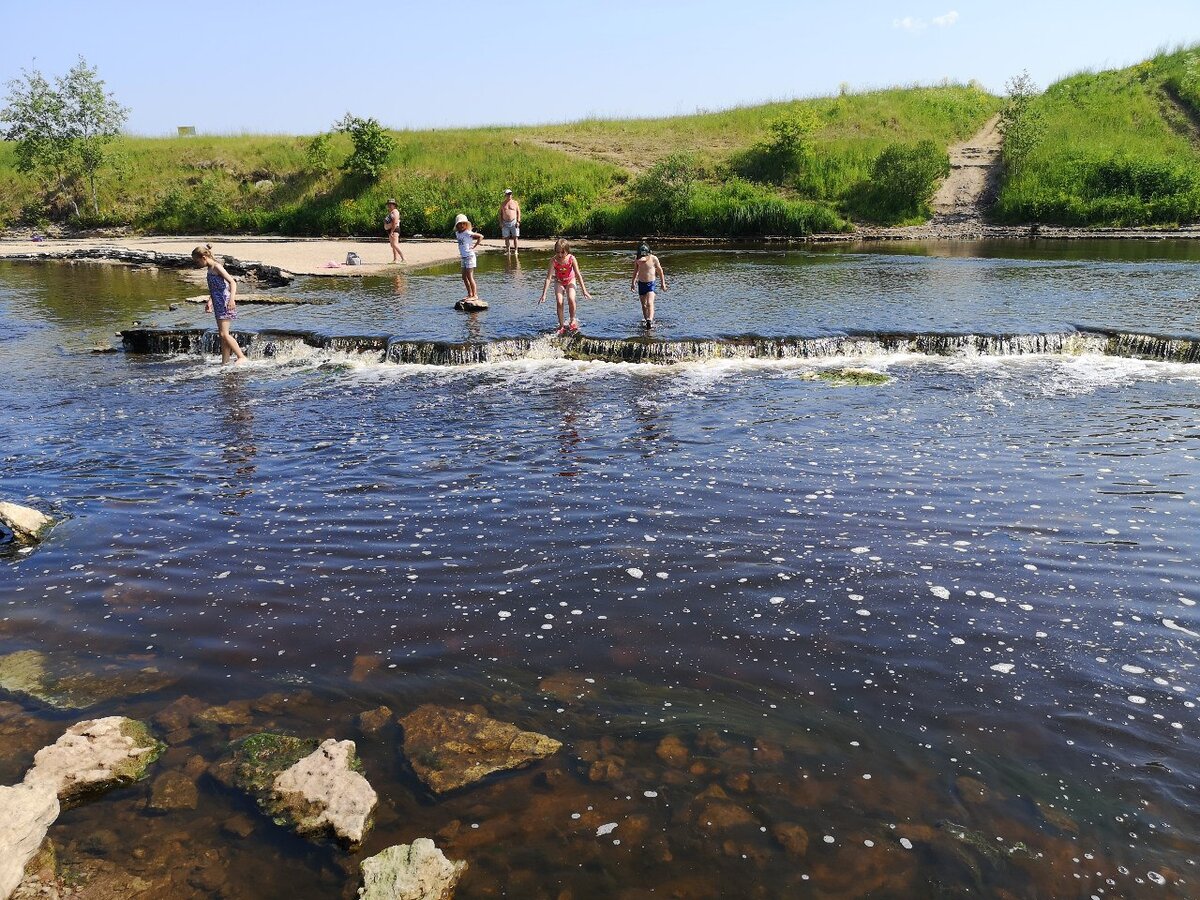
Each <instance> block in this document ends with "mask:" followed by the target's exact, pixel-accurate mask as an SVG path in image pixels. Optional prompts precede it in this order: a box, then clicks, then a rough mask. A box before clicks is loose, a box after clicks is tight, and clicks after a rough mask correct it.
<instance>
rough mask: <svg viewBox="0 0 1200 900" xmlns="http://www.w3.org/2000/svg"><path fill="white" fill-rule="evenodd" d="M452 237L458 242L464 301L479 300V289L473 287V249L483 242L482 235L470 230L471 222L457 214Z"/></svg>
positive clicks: (474, 259)
mask: <svg viewBox="0 0 1200 900" xmlns="http://www.w3.org/2000/svg"><path fill="white" fill-rule="evenodd" d="M454 237H455V239H456V240H457V241H458V255H459V256H460V257H461V258H462V280H463V284H465V285H466V286H467V296H465V297H463V299H464V300H477V299H479V289H478V288H477V287H476V286H475V263H476V258H475V248H476V247H478V246H479V242H480V241H482V240H483V235H482V234H480V233H479V232H478V231H473V230H471V220H470V219H468V218H467V217H466V216H464V215H463V214H462V213H459V214H458V215H457V216H455V218H454Z"/></svg>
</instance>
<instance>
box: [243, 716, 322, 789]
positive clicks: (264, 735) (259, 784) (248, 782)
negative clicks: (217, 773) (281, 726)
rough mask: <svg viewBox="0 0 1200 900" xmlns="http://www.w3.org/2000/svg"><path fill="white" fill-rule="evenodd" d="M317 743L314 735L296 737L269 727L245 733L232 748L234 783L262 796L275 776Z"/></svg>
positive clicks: (308, 751) (297, 760) (314, 747)
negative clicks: (266, 729) (245, 735)
mask: <svg viewBox="0 0 1200 900" xmlns="http://www.w3.org/2000/svg"><path fill="white" fill-rule="evenodd" d="M319 744H320V742H319V741H318V740H316V739H315V738H298V737H293V736H292V735H287V734H276V733H274V732H270V731H260V732H258V733H256V734H251V735H248V736H247V737H245V738H242V740H241V741H239V742H238V744H237V745H236V747H235V748H234V751H233V763H234V771H233V775H234V778H233V780H234V784H235V785H236V786H237V787H239V788H241V789H242V790H243V791H245V792H246V793H248V794H251V795H253V796H254V797H255V799H259V798H260V797H266V796H267V795H269V794H270V792H271V786H272V785H273V784H274V783H275V778H276V776H277V775H279V773H280V772H283V771H284V770H285V769H289V768H291V767H292V766H294V765H295V764H296V763H298V762H299V761H300V760H302V759H304V757H306V756H308V755H309V754H310V753H312V752H313V751H314V750H316V749H317V746H318V745H319ZM259 802H260V803H261V802H262V801H261V800H260V801H259Z"/></svg>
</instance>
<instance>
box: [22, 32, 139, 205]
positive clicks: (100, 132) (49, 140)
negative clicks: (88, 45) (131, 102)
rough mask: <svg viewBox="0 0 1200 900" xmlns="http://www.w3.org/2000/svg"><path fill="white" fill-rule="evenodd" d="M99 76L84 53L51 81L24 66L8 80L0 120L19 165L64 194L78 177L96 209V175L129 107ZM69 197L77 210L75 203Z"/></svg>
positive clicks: (97, 199)
mask: <svg viewBox="0 0 1200 900" xmlns="http://www.w3.org/2000/svg"><path fill="white" fill-rule="evenodd" d="M97 76H98V71H97V70H96V69H95V68H93V67H91V66H89V65H88V64H87V60H85V59H84V58H83V57H82V56H81V57H79V61H78V62H77V63H76V64H75V65H74V66H72V67H71V69H70V71H68V72H67V74H66V75H65V76H61V77H57V78H55V79H54V82H55V84H54V87H51V85H50V83H49V82H48V81H47V80H46V78H45V76H44V75H42V73H41V72H39V71H38V70H36V69H34V70H33V71H23V72H22V77H21V78H18V79H13V80H12V81H10V82H9V85H8V87H9V91H8V97H7V105H6V106H5V108H4V109H3V110H0V121H2V122H6V123H7V124H8V128H7V129H6V130H5V132H4V137H5V139H6V140H10V141H14V142H16V145H17V147H16V151H17V168H18V169H20V170H21V171H23V172H40V173H41V174H42V175H43V177H44V178H46V180H47V182H49V183H53V184H56V185H57V188H58V190H59V191H60V192H61V193H63V194H66V195H68V196H69V190H68V181H70V180H71V179H72V178H75V177H79V178H82V179H83V180H85V181H86V182H87V183H88V186H89V187H90V190H91V195H92V209H93V211H94V212H95V213H96V215H99V214H100V196H99V190H98V186H97V179H98V175H99V172H100V170H101V169H102V168H103V167H104V165H105V164H106V163H108V162H110V161H111V154H110V152H109V145H110V144H111V143H112V141H113V140H115V139H116V137H117V136H118V135H119V134H120V133H121V127H122V126H123V125H124V124H125V120H126V119H127V118H128V116H129V110H128V109H127V108H125V107H124V106H121V104H119V103H117V101H116V100H115V98H114V97H113V95H112V94H110V93H107V92H106V91H105V90H104V82H103V81H102V80H101V79H100V78H98V77H97ZM69 199H70V202H71V206H72V209H73V210H74V213H75V215H78V214H79V205H78V203H77V202H76V200H75V198H74V197H69Z"/></svg>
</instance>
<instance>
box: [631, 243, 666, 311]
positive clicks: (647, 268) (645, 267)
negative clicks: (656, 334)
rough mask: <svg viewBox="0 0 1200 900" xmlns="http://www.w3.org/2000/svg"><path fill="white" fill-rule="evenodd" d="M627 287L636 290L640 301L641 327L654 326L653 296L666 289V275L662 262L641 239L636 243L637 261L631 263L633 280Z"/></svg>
mask: <svg viewBox="0 0 1200 900" xmlns="http://www.w3.org/2000/svg"><path fill="white" fill-rule="evenodd" d="M629 289H630V290H631V291H637V292H638V299H639V300H640V301H641V302H642V327H643V328H653V327H654V296H655V294H656V293H657V292H658V291H665V290H666V289H667V276H666V275H665V274H664V273H663V267H662V263H661V262H659V260H658V257H657V256H655V255H654V254H653V253H651V252H650V247H649V245H648V244H647V243H646V242H645V241H642V243H641V244H640V245H638V250H637V261H636V262H634V264H633V280H631V281H630V282H629Z"/></svg>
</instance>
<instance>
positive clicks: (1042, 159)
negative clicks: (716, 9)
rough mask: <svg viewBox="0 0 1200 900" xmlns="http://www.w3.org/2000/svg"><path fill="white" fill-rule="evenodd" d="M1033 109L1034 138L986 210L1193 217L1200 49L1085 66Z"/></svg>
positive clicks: (1068, 219) (1065, 218)
mask: <svg viewBox="0 0 1200 900" xmlns="http://www.w3.org/2000/svg"><path fill="white" fill-rule="evenodd" d="M1033 107H1034V109H1036V111H1038V112H1039V113H1040V114H1041V115H1042V116H1043V118H1044V120H1045V126H1046V130H1045V134H1044V137H1043V140H1042V141H1041V143H1040V144H1039V145H1038V146H1037V147H1036V148H1035V149H1034V150H1033V151H1032V152H1031V154H1030V156H1029V158H1028V159H1027V160H1026V161H1025V163H1024V164H1023V165H1021V166H1020V167H1019V168H1018V169H1016V170H1015V171H1013V172H1010V173H1008V174H1007V176H1006V178H1005V179H1004V182H1003V184H1002V187H1001V189H1000V193H999V197H998V199H997V203H996V206H995V208H994V209H993V216H994V217H995V218H996V219H997V220H998V221H1001V222H1013V223H1017V222H1020V223H1024V222H1046V223H1053V224H1061V225H1109V226H1133V225H1177V224H1182V223H1187V222H1196V221H1198V220H1200V127H1198V123H1200V117H1198V115H1197V112H1198V111H1200V50H1197V48H1190V49H1183V50H1178V51H1175V52H1172V53H1163V54H1160V55H1158V56H1156V57H1154V58H1152V59H1149V60H1146V61H1144V62H1142V63H1139V64H1137V65H1135V66H1130V67H1128V68H1125V69H1117V70H1111V71H1105V72H1095V73H1083V74H1079V75H1074V76H1072V77H1070V78H1066V79H1063V80H1062V81H1059V82H1057V83H1056V84H1053V85H1051V86H1050V87H1049V88H1048V89H1047V90H1046V92H1045V93H1044V94H1043V95H1042V96H1040V97H1038V98H1036V99H1035V100H1034V102H1033Z"/></svg>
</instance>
